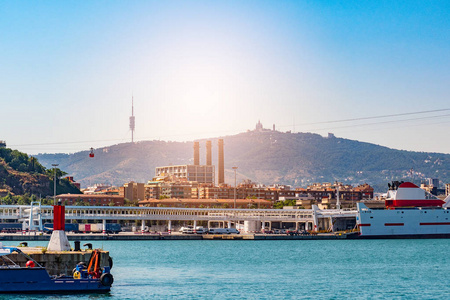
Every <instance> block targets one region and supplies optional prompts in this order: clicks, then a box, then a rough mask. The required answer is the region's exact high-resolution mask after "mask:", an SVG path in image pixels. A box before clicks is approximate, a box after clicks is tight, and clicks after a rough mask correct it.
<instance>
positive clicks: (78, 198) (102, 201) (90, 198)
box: [56, 194, 124, 206]
mask: <svg viewBox="0 0 450 300" xmlns="http://www.w3.org/2000/svg"><path fill="white" fill-rule="evenodd" d="M56 198H57V199H60V200H61V201H62V202H63V203H64V204H65V205H91V206H109V205H114V206H123V205H124V198H123V197H122V196H116V195H85V194H61V195H57V196H56Z"/></svg>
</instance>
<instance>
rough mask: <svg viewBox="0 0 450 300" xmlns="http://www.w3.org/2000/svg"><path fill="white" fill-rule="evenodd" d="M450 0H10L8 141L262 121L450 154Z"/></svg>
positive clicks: (5, 84) (18, 143) (4, 28)
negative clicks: (132, 118) (132, 117)
mask: <svg viewBox="0 0 450 300" xmlns="http://www.w3.org/2000/svg"><path fill="white" fill-rule="evenodd" d="M449 58H450V1H426V0H421V1H413V0H409V1H149V0H147V1H133V0H130V1H95V0H93V1H5V0H0V113H1V117H0V140H5V141H6V143H7V146H8V147H11V148H13V149H18V150H20V151H23V152H26V153H28V154H37V153H60V152H62V153H73V152H77V151H84V150H89V148H90V147H94V148H99V147H102V146H108V145H113V144H118V143H124V142H130V141H131V131H130V129H129V116H130V115H131V102H132V98H133V101H134V115H135V117H136V130H135V134H134V137H135V141H144V140H166V141H192V140H195V139H201V138H213V137H219V136H226V135H233V134H237V133H240V132H245V131H246V130H248V129H253V128H254V127H255V124H256V123H257V122H258V120H260V121H261V123H262V124H263V125H264V127H266V128H272V126H273V124H275V126H276V129H277V130H280V131H292V132H314V133H318V134H321V135H323V136H326V135H327V134H328V133H329V132H331V133H333V134H335V136H337V137H342V138H347V139H352V140H359V141H363V142H368V143H374V144H378V145H382V146H386V147H390V148H395V149H402V150H410V151H426V152H442V153H450V139H449V138H448V133H449V130H448V129H449V125H450V101H449V96H450V59H449Z"/></svg>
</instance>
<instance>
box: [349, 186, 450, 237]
mask: <svg viewBox="0 0 450 300" xmlns="http://www.w3.org/2000/svg"><path fill="white" fill-rule="evenodd" d="M449 200H450V195H449V196H448V197H447V198H446V199H445V200H440V199H439V198H437V197H436V196H434V195H432V194H430V193H428V192H426V191H425V190H423V189H421V188H419V187H418V186H417V185H415V184H413V183H411V182H394V183H393V184H392V185H389V191H388V193H387V197H386V200H385V204H386V208H385V209H374V208H368V207H367V206H366V205H365V204H364V203H358V204H357V210H358V215H357V217H356V223H357V225H358V227H359V230H360V237H362V238H441V237H445V238H450V208H449V206H450V201H449Z"/></svg>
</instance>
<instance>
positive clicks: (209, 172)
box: [155, 139, 225, 185]
mask: <svg viewBox="0 0 450 300" xmlns="http://www.w3.org/2000/svg"><path fill="white" fill-rule="evenodd" d="M218 144H219V153H218V159H219V171H218V183H219V184H222V183H225V168H224V153H223V139H219V141H218ZM211 149H212V147H211V141H206V164H205V165H201V164H200V143H199V142H194V164H193V165H176V166H163V167H157V168H156V170H155V178H159V179H164V178H165V177H171V178H172V179H173V180H186V181H188V182H197V183H200V184H201V183H206V184H213V185H214V184H215V182H216V180H215V174H216V170H215V166H213V164H212V150H211Z"/></svg>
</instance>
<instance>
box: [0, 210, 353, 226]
mask: <svg viewBox="0 0 450 300" xmlns="http://www.w3.org/2000/svg"><path fill="white" fill-rule="evenodd" d="M30 208H31V207H30V206H29V205H0V219H1V220H3V221H2V223H20V224H23V223H26V222H28V224H31V223H33V224H35V223H40V224H44V223H45V222H51V221H52V220H53V206H35V207H34V208H31V209H30ZM356 214H357V212H356V210H336V209H328V210H320V209H318V207H317V206H316V205H313V207H312V209H219V208H174V207H123V206H120V207H118V206H116V207H114V206H66V214H65V219H66V222H67V223H78V224H79V225H81V224H85V223H88V224H102V225H103V227H102V228H107V224H112V223H120V224H124V225H126V226H129V225H130V224H131V225H134V226H139V225H140V229H141V230H142V231H143V230H144V229H145V228H152V227H153V225H155V226H159V227H158V228H160V231H163V230H164V231H169V232H170V231H175V230H177V229H178V228H179V227H181V226H184V225H188V224H192V225H194V226H200V225H202V226H205V227H208V228H211V227H235V228H240V229H241V230H244V232H252V231H254V232H258V231H261V230H265V229H266V230H270V229H271V228H295V229H297V230H316V231H322V230H325V231H326V230H331V231H338V230H346V229H350V228H352V227H354V225H355V224H356Z"/></svg>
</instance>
